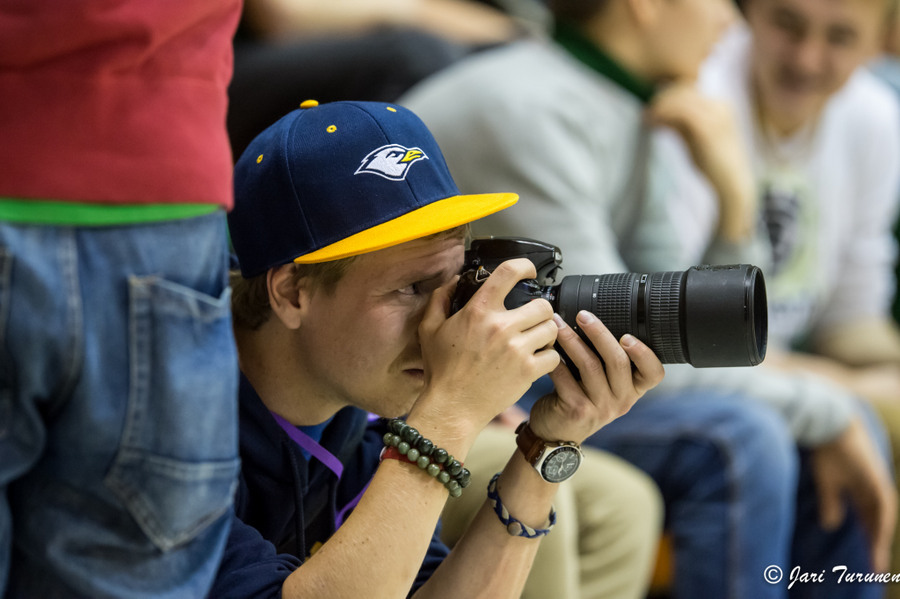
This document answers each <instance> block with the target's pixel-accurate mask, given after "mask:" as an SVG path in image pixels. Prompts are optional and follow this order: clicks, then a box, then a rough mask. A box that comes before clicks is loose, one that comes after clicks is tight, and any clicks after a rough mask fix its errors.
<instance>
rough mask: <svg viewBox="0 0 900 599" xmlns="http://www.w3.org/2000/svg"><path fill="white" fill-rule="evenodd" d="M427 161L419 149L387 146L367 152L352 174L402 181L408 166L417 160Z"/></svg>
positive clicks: (394, 145)
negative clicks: (364, 174) (365, 174)
mask: <svg viewBox="0 0 900 599" xmlns="http://www.w3.org/2000/svg"><path fill="white" fill-rule="evenodd" d="M427 159H428V156H426V155H425V152H423V151H422V150H421V148H406V147H403V146H401V145H400V144H388V145H386V146H381V147H380V148H378V149H375V150H372V151H371V152H369V154H368V155H367V156H366V157H365V158H363V160H362V164H361V165H360V167H359V168H358V169H356V172H355V173H353V174H354V175H359V174H361V173H371V174H373V175H378V176H379V177H384V178H385V179H390V180H391V181H402V180H404V179H405V178H406V174H407V173H408V172H409V167H410V166H412V165H413V164H415V163H416V162H418V161H419V160H427Z"/></svg>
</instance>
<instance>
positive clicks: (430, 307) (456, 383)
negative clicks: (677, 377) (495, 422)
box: [211, 102, 663, 597]
mask: <svg viewBox="0 0 900 599" xmlns="http://www.w3.org/2000/svg"><path fill="white" fill-rule="evenodd" d="M302 106H303V107H302V108H301V109H299V110H296V111H294V112H292V113H290V114H288V115H287V116H285V117H284V118H282V119H281V120H279V121H278V122H277V123H275V124H274V125H272V126H271V127H270V128H269V129H267V130H266V131H264V132H263V133H262V134H260V136H258V137H257V138H256V140H254V142H253V143H251V144H250V146H249V147H248V149H247V150H246V151H245V152H244V154H243V156H242V157H241V158H240V160H239V161H238V163H237V165H236V170H235V190H236V198H235V209H234V211H233V212H232V213H231V214H230V216H229V224H230V230H231V235H232V240H233V243H234V247H235V251H236V253H237V256H238V259H239V262H240V267H241V273H242V279H243V280H240V281H235V337H236V340H237V342H238V353H239V357H240V365H241V371H242V373H243V376H242V379H241V392H240V409H241V431H240V436H241V457H242V461H243V470H242V477H241V483H240V486H239V489H238V493H237V496H236V501H235V517H234V521H233V524H232V536H231V538H230V540H229V544H228V546H227V548H226V555H225V559H224V560H223V563H222V566H221V568H220V571H219V576H218V579H217V581H216V585H215V587H214V589H213V591H212V593H211V596H215V597H229V596H235V597H247V596H253V597H265V596H273V597H278V596H284V597H304V596H310V595H311V594H315V595H316V596H318V597H327V596H334V597H346V596H356V595H363V594H374V595H377V596H380V597H403V596H406V595H407V594H408V593H409V592H410V589H412V588H415V589H417V593H418V594H420V595H421V596H429V597H431V596H434V597H442V596H448V597H450V596H452V597H459V596H464V597H474V596H491V597H517V596H518V595H519V594H520V593H521V588H522V585H523V584H524V581H525V577H526V576H527V574H528V571H529V568H530V565H531V561H532V559H533V558H534V553H535V551H536V549H537V546H538V538H537V537H540V536H541V535H542V534H543V533H545V532H547V530H548V529H549V528H550V527H551V526H552V524H553V522H554V520H555V514H554V512H553V509H552V505H551V504H552V501H553V496H554V493H555V490H556V483H554V482H551V481H553V480H557V479H556V478H554V476H553V475H552V474H551V473H550V472H549V471H545V472H544V474H540V473H539V472H538V470H537V469H536V468H535V464H537V465H541V461H542V460H545V459H550V458H551V457H553V456H557V457H569V458H572V459H575V457H576V456H577V453H576V451H575V448H574V447H575V446H577V444H578V443H580V442H581V441H582V440H584V439H585V438H586V437H587V436H589V435H590V434H592V433H593V432H594V431H595V430H596V429H598V428H600V427H602V426H603V425H605V424H607V423H608V422H610V421H611V420H612V419H614V418H616V417H617V416H619V415H621V414H622V413H624V412H625V411H627V410H628V409H629V408H630V407H631V405H632V404H633V403H634V401H636V399H637V398H638V397H639V396H640V395H641V394H642V393H643V392H644V391H646V390H647V389H649V388H651V387H653V386H655V385H656V384H657V383H658V382H659V381H660V380H661V378H662V374H663V369H662V365H661V364H660V362H659V361H658V360H657V359H656V357H655V356H654V355H653V353H652V351H651V350H650V349H649V348H648V347H647V346H645V345H644V344H643V343H641V342H639V341H637V340H636V339H634V338H633V337H631V336H626V337H623V338H622V339H621V340H616V339H614V338H613V337H612V336H611V335H610V334H609V332H608V331H606V329H605V327H603V325H602V323H600V322H599V321H598V320H597V319H596V318H594V317H592V316H591V315H588V314H586V313H585V314H582V315H581V316H580V318H579V326H581V327H583V329H584V330H585V331H586V332H587V334H588V335H589V337H590V339H592V340H593V342H594V346H595V347H596V348H597V349H598V350H599V352H600V357H602V359H603V363H601V360H600V358H599V357H597V356H596V355H595V354H594V353H593V352H592V351H591V350H590V349H589V348H588V347H587V346H586V345H585V344H584V343H583V342H582V341H580V339H579V338H578V336H577V335H576V334H575V332H574V331H573V330H572V328H570V327H569V326H567V325H565V324H564V323H562V321H561V320H560V319H559V318H558V317H555V316H554V315H553V313H552V309H551V308H550V306H549V303H547V302H545V301H543V300H536V301H534V302H531V303H529V304H527V305H525V306H522V307H520V308H517V309H515V310H506V309H505V308H504V306H503V299H504V298H505V296H506V294H507V293H508V292H509V291H510V290H511V289H512V287H513V285H514V284H515V283H516V282H517V281H519V280H521V279H524V278H530V277H534V275H535V271H534V266H533V265H532V264H531V263H530V262H529V261H527V260H523V259H519V260H513V261H508V262H505V263H504V264H502V265H501V266H500V267H498V268H497V269H496V270H495V271H494V272H493V274H491V276H490V277H489V278H488V279H487V280H486V281H485V282H484V284H483V285H482V286H481V287H480V288H479V290H478V291H477V292H476V293H475V295H474V296H473V297H472V299H471V300H470V301H469V302H468V303H467V304H466V306H465V307H463V308H462V309H461V310H460V311H459V312H457V313H455V314H453V315H452V316H449V317H448V309H449V304H450V299H451V296H452V294H453V291H454V289H455V285H456V280H457V273H458V272H459V270H460V268H461V266H462V261H463V250H464V236H465V231H466V229H465V227H464V225H466V223H469V222H471V221H472V220H475V219H477V218H480V217H482V216H484V215H486V214H489V213H491V212H494V211H497V210H501V209H504V208H507V207H509V206H511V205H512V204H513V203H514V202H515V200H516V196H515V195H513V194H486V195H480V196H465V195H460V194H459V192H458V190H457V188H456V186H455V184H454V182H453V180H452V179H451V177H450V174H449V172H448V171H447V168H446V165H445V163H444V160H443V157H442V155H441V153H440V150H439V148H438V146H437V144H436V143H435V142H434V140H433V138H432V137H431V135H430V133H429V132H428V130H427V129H426V128H425V126H424V125H423V124H422V122H421V121H420V120H419V119H418V118H417V117H416V116H415V115H413V114H412V113H411V112H409V111H408V110H406V109H404V108H401V107H399V106H392V105H388V104H383V103H353V102H337V103H332V104H324V105H322V106H318V105H317V104H316V103H315V102H307V103H304V104H303V105H302ZM555 341H556V342H559V344H560V346H561V347H562V348H564V349H565V351H566V352H567V353H569V355H570V356H572V358H573V360H574V362H575V363H576V364H577V365H578V367H579V368H580V369H581V373H582V380H581V382H580V383H579V382H576V381H575V379H574V378H573V377H572V375H571V373H570V372H569V371H568V370H567V369H565V367H564V366H560V365H559V356H558V354H557V353H556V352H555V351H554V350H553V349H551V347H552V344H553V343H554V342H555ZM604 364H605V365H604ZM633 368H634V369H633ZM546 373H551V376H552V377H553V379H554V380H555V381H556V382H557V386H558V389H559V391H558V393H557V394H555V395H553V396H548V397H547V398H546V399H545V400H543V401H541V402H539V403H538V404H537V405H536V406H535V408H534V409H533V410H532V412H531V415H530V419H529V423H530V424H529V426H528V427H525V428H524V429H522V430H521V432H520V433H519V438H520V439H521V440H522V443H523V447H524V448H525V451H526V452H527V453H528V454H529V460H526V458H525V454H524V453H522V451H516V452H515V453H514V454H513V455H512V456H511V457H510V459H509V462H508V463H507V465H506V467H505V468H504V469H503V471H502V473H500V474H499V478H498V479H497V480H495V482H494V483H493V484H492V485H491V487H490V497H491V500H487V499H486V500H485V502H484V504H483V505H482V508H481V510H480V511H479V513H478V515H477V516H476V518H475V520H474V521H473V523H472V524H471V525H470V526H469V528H468V530H467V531H466V534H465V536H464V537H463V538H462V539H461V540H460V542H459V543H458V544H457V545H456V546H455V547H454V549H453V550H452V551H451V552H449V553H448V552H447V551H446V548H445V547H444V546H443V545H442V544H441V543H440V542H438V541H437V540H436V534H437V531H436V525H437V522H438V517H439V515H440V512H441V509H442V508H443V505H444V503H445V501H446V500H447V496H448V491H449V494H450V495H457V494H459V493H460V492H462V493H482V492H483V490H481V489H474V488H471V487H469V488H465V486H466V482H467V479H468V476H467V472H466V471H465V470H463V469H461V466H460V462H464V461H465V458H466V454H467V452H468V450H469V448H470V447H471V445H472V443H473V442H474V440H475V438H476V437H477V436H478V433H479V432H480V431H481V429H482V428H483V427H484V426H485V425H486V424H487V423H488V422H489V421H490V420H491V419H492V418H494V417H495V416H496V415H497V414H499V413H500V412H501V411H503V410H504V409H505V408H507V407H508V406H510V405H512V404H513V403H514V402H515V401H516V399H518V397H519V396H520V395H521V394H522V393H524V392H525V390H526V389H527V388H528V387H529V386H530V385H531V383H532V382H533V381H534V380H535V379H537V378H538V377H540V376H542V375H543V374H546ZM369 413H377V414H381V415H385V416H389V417H400V416H403V415H407V417H406V421H405V422H406V424H404V423H403V422H402V421H399V420H398V421H395V422H393V421H392V424H391V429H390V431H389V430H388V428H387V427H386V426H385V425H381V426H376V427H368V426H367V424H368V420H369V416H368V414H369ZM410 426H411V427H414V428H415V430H416V432H410V430H409V428H408V427H410ZM391 431H392V432H393V433H395V434H399V435H401V436H403V437H404V438H405V439H406V440H407V441H409V444H410V446H411V447H412V449H410V447H409V446H404V444H402V443H400V444H399V445H398V444H397V442H398V439H397V438H396V437H391V436H387V437H386V436H385V435H386V434H387V433H388V432H391ZM385 443H388V446H387V447H386V446H385ZM382 448H385V449H384V453H383V454H382V458H381V460H379V453H380V452H382ZM439 449H440V451H439ZM413 450H415V453H417V454H418V455H414V454H413V453H412V452H413ZM447 454H449V455H450V456H452V458H449V457H448V455H447ZM537 454H540V455H537ZM535 456H537V457H535ZM410 460H412V461H415V462H418V464H414V463H409V461H410ZM576 461H577V460H576ZM571 465H572V466H574V465H575V464H574V462H573V463H571ZM560 478H562V477H560ZM351 508H352V513H351V512H350V509H351ZM348 513H349V515H348ZM560 517H562V514H561V515H560ZM523 537H525V538H523ZM279 552H281V553H279Z"/></svg>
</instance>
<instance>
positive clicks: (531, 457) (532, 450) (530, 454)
mask: <svg viewBox="0 0 900 599" xmlns="http://www.w3.org/2000/svg"><path fill="white" fill-rule="evenodd" d="M516 445H518V447H519V451H521V452H522V455H524V456H525V460H526V461H527V462H528V463H529V464H531V465H532V466H534V465H535V464H537V461H538V459H540V457H541V454H542V453H544V449H545V447H546V443H545V441H544V440H543V439H541V438H540V437H538V436H537V435H536V434H534V431H533V430H531V427H530V426H529V425H528V421H527V420H525V421H523V422H522V423H521V424H519V426H517V427H516Z"/></svg>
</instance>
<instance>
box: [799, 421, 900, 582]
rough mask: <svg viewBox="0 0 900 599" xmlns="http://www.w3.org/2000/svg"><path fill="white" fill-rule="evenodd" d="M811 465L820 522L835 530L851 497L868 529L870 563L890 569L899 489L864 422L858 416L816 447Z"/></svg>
mask: <svg viewBox="0 0 900 599" xmlns="http://www.w3.org/2000/svg"><path fill="white" fill-rule="evenodd" d="M812 466H813V476H814V477H815V480H816V486H817V488H818V493H819V512H820V514H821V522H822V526H823V527H825V528H826V529H834V528H836V527H838V526H839V525H840V524H841V522H843V520H844V515H845V510H846V504H845V501H846V500H847V499H848V498H849V500H850V502H851V503H852V504H853V506H854V507H855V508H856V509H857V511H858V512H859V515H860V518H861V520H862V523H863V525H864V526H865V528H866V531H867V532H868V533H869V539H870V547H871V552H872V567H873V568H874V570H875V571H878V572H885V571H887V569H888V565H889V564H890V555H891V540H892V538H893V535H894V526H895V522H896V518H897V492H896V490H895V488H894V485H893V482H892V481H891V477H890V475H889V474H888V471H887V468H886V466H885V464H884V460H883V458H882V457H881V455H880V454H879V452H878V451H877V449H876V448H875V445H874V443H873V442H872V440H871V439H870V438H869V435H868V434H867V433H866V429H865V428H864V427H863V424H862V422H861V421H860V420H859V419H855V420H854V421H853V422H852V423H851V424H850V426H849V427H847V430H845V431H844V432H843V433H842V434H841V435H840V436H839V437H838V438H837V439H835V440H834V441H832V442H830V443H826V444H825V445H822V446H821V447H818V448H816V449H815V450H814V452H813V457H812Z"/></svg>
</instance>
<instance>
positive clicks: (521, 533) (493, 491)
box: [488, 472, 556, 539]
mask: <svg viewBox="0 0 900 599" xmlns="http://www.w3.org/2000/svg"><path fill="white" fill-rule="evenodd" d="M498 478H500V473H499V472H498V473H497V474H495V475H494V478H492V479H491V482H489V483H488V499H489V500H490V501H491V507H493V508H494V513H495V514H497V517H498V518H500V522H502V523H503V526H505V527H506V532H508V533H509V534H511V535H512V536H514V537H525V538H526V539H533V538H535V537H540V536H542V535H545V534H547V533H549V532H550V530H551V529H552V528H553V525H554V524H556V510H555V509H553V506H551V507H550V524H549V525H548V526H547V528H538V529H534V528H531V527H530V526H528V525H527V524H523V523H522V522H519V521H518V520H516V519H515V518H513V517H512V516H511V515H510V513H509V511H508V510H507V509H506V506H504V505H503V502H502V501H500V494H499V493H497V479H498Z"/></svg>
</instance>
